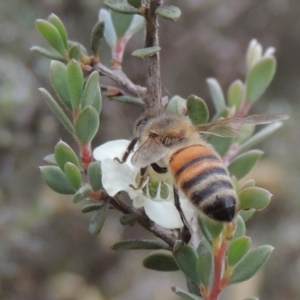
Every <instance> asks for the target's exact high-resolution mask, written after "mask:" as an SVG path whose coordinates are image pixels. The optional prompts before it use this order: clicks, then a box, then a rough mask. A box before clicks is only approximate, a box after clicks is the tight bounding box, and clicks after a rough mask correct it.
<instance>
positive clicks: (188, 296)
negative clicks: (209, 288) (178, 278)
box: [172, 287, 202, 300]
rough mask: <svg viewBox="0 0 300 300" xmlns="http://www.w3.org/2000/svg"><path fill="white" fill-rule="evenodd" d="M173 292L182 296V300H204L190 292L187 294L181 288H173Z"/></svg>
mask: <svg viewBox="0 0 300 300" xmlns="http://www.w3.org/2000/svg"><path fill="white" fill-rule="evenodd" d="M172 291H173V292H174V293H175V294H176V295H178V296H180V297H181V298H183V299H185V300H202V298H201V297H199V296H197V295H194V294H192V293H190V292H187V291H185V290H183V289H181V288H178V287H172Z"/></svg>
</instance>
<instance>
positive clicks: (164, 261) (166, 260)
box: [143, 253, 179, 272]
mask: <svg viewBox="0 0 300 300" xmlns="http://www.w3.org/2000/svg"><path fill="white" fill-rule="evenodd" d="M143 266H144V267H145V268H147V269H150V270H155V271H162V272H172V271H178V270H179V268H178V266H177V264H176V262H175V259H174V257H173V256H172V255H170V254H166V253H155V254H151V255H149V256H148V257H146V258H145V259H144V261H143Z"/></svg>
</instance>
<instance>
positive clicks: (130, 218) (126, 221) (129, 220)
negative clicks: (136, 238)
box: [120, 213, 141, 226]
mask: <svg viewBox="0 0 300 300" xmlns="http://www.w3.org/2000/svg"><path fill="white" fill-rule="evenodd" d="M140 219H141V216H140V215H138V214H134V213H133V214H127V215H123V216H122V217H121V218H120V223H121V224H122V225H123V226H125V225H129V226H134V225H135V224H136V223H137V222H138V221H139V220H140Z"/></svg>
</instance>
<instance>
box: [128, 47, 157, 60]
mask: <svg viewBox="0 0 300 300" xmlns="http://www.w3.org/2000/svg"><path fill="white" fill-rule="evenodd" d="M160 50H161V48H160V47H159V46H153V47H148V48H142V49H137V50H134V51H133V52H132V53H131V55H132V56H134V57H137V58H145V57H149V56H153V55H154V54H156V53H157V52H159V51H160Z"/></svg>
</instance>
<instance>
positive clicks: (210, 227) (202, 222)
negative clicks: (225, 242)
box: [198, 215, 223, 243]
mask: <svg viewBox="0 0 300 300" xmlns="http://www.w3.org/2000/svg"><path fill="white" fill-rule="evenodd" d="M198 223H199V226H200V228H201V231H202V233H203V235H204V236H205V238H206V239H207V241H209V243H212V240H213V239H214V238H216V237H217V236H219V235H220V233H221V232H222V231H223V223H222V222H217V221H215V220H212V219H211V218H208V217H206V216H205V215H201V216H199V217H198Z"/></svg>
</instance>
